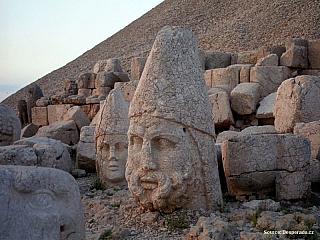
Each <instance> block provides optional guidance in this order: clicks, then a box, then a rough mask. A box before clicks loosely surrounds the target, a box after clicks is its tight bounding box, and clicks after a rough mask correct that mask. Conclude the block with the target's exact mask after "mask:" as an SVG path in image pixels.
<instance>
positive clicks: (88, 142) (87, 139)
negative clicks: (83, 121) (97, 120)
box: [76, 126, 96, 172]
mask: <svg viewBox="0 0 320 240" xmlns="http://www.w3.org/2000/svg"><path fill="white" fill-rule="evenodd" d="M94 130H95V126H84V127H83V128H81V131H80V140H79V142H78V143H77V156H76V164H77V168H79V169H84V170H86V171H87V172H95V171H96V148H95V143H94Z"/></svg>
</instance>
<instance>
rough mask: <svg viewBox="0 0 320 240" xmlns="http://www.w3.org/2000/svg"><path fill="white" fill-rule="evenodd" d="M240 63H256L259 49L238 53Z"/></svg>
mask: <svg viewBox="0 0 320 240" xmlns="http://www.w3.org/2000/svg"><path fill="white" fill-rule="evenodd" d="M237 63H238V64H256V63H257V51H243V52H239V53H238V58H237Z"/></svg>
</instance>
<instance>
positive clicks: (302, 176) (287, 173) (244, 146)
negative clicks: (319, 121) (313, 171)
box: [221, 134, 311, 199]
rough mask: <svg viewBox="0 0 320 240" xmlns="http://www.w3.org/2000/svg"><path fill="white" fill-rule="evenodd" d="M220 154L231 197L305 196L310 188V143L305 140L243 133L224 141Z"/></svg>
mask: <svg viewBox="0 0 320 240" xmlns="http://www.w3.org/2000/svg"><path fill="white" fill-rule="evenodd" d="M221 151H222V161H223V167H224V171H225V175H226V179H227V185H228V191H229V193H230V194H232V195H236V196H239V195H245V194H248V195H250V194H252V193H257V192H262V191H264V192H270V191H274V189H275V190H276V193H277V196H278V197H279V199H299V198H303V197H307V194H308V191H309V188H310V186H311V185H310V180H309V175H308V173H309V164H310V141H309V140H308V139H306V138H305V137H303V136H297V135H293V134H263V135H247V134H244V135H239V136H238V137H234V138H231V139H229V140H228V141H224V142H223V143H222V146H221ZM288 179H291V181H287V180H288ZM275 182H276V184H275V185H274V183H275Z"/></svg>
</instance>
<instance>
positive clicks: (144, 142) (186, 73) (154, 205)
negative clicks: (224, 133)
mask: <svg viewBox="0 0 320 240" xmlns="http://www.w3.org/2000/svg"><path fill="white" fill-rule="evenodd" d="M129 118H130V127H129V131H128V138H129V149H128V160H127V165H126V179H127V181H128V187H129V190H130V191H131V194H132V195H133V197H134V198H135V199H136V200H137V201H139V203H140V205H141V206H142V207H143V208H146V209H149V210H152V209H154V210H158V211H159V210H160V211H172V210H174V209H176V208H185V209H200V208H203V209H213V208H214V207H215V206H216V205H217V204H222V203H223V202H222V193H221V187H220V179H219V172H218V164H217V158H216V149H215V143H214V136H215V131H214V124H213V121H212V114H211V107H210V102H209V99H208V95H207V92H206V86H205V80H204V77H203V70H202V68H201V66H200V61H199V56H198V48H197V44H196V38H195V36H194V35H193V34H192V32H190V31H189V30H187V29H185V28H183V27H164V28H163V29H162V30H161V31H160V32H159V33H158V35H157V37H156V40H155V42H154V44H153V47H152V50H151V52H150V54H149V57H148V59H147V62H146V66H145V69H144V71H143V73H142V76H141V78H140V81H139V85H138V88H137V90H136V92H135V95H134V97H133V99H132V101H131V105H130V109H129Z"/></svg>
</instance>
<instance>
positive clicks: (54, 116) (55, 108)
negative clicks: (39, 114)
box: [47, 104, 73, 125]
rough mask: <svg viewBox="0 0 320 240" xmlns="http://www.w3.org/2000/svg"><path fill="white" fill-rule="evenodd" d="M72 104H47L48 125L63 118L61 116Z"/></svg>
mask: <svg viewBox="0 0 320 240" xmlns="http://www.w3.org/2000/svg"><path fill="white" fill-rule="evenodd" d="M72 106H73V105H72V104H63V105H49V106H48V108H47V109H48V123H49V125H50V124H52V123H54V122H57V121H61V120H63V117H64V116H65V115H66V113H67V112H68V110H69V108H71V107H72Z"/></svg>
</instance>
